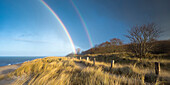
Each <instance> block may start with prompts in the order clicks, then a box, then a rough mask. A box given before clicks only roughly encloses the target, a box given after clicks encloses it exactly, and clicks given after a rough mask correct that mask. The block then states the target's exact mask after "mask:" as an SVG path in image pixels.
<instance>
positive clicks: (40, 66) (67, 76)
mask: <svg viewBox="0 0 170 85" xmlns="http://www.w3.org/2000/svg"><path fill="white" fill-rule="evenodd" d="M8 76H9V77H14V76H17V77H18V79H17V80H16V81H15V83H14V84H15V85H22V84H28V85H120V84H129V85H131V84H138V85H139V84H142V82H137V81H131V80H127V79H125V78H124V77H123V76H121V77H118V76H114V75H111V74H110V73H108V72H104V70H103V69H102V68H100V67H99V68H95V67H87V68H85V69H80V68H79V67H78V66H77V65H76V64H75V63H74V61H73V60H72V59H67V58H58V57H47V58H43V59H36V60H33V61H29V62H25V63H23V64H22V66H21V67H20V68H18V69H17V70H15V71H14V72H12V73H10V74H8Z"/></svg>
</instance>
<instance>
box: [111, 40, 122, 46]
mask: <svg viewBox="0 0 170 85" xmlns="http://www.w3.org/2000/svg"><path fill="white" fill-rule="evenodd" d="M110 43H111V45H122V44H123V43H122V41H121V40H120V39H118V38H113V39H111V40H110Z"/></svg>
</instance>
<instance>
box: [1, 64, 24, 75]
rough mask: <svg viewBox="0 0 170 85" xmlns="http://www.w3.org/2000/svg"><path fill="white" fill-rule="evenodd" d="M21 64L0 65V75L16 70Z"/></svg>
mask: <svg viewBox="0 0 170 85" xmlns="http://www.w3.org/2000/svg"><path fill="white" fill-rule="evenodd" d="M21 64H22V63H21ZM21 64H13V65H6V66H0V75H4V74H8V73H10V72H12V71H14V70H16V69H17V68H19V67H20V66H21Z"/></svg>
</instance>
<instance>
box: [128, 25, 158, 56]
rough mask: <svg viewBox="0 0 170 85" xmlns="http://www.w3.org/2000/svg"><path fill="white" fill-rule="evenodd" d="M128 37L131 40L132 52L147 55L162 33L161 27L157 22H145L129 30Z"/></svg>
mask: <svg viewBox="0 0 170 85" xmlns="http://www.w3.org/2000/svg"><path fill="white" fill-rule="evenodd" d="M128 33H129V35H126V37H127V38H129V39H130V41H131V48H132V52H134V53H135V55H136V56H139V57H143V56H144V57H146V55H147V53H149V52H150V51H152V48H153V46H154V45H153V44H152V42H154V41H155V40H156V39H157V38H158V37H159V35H160V29H159V28H158V27H156V26H155V24H147V25H146V24H144V25H142V26H135V27H132V28H131V29H130V30H128Z"/></svg>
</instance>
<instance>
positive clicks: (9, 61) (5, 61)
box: [0, 56, 45, 66]
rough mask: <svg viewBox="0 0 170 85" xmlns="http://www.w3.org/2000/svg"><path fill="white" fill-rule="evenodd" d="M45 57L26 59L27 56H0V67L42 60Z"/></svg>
mask: <svg viewBox="0 0 170 85" xmlns="http://www.w3.org/2000/svg"><path fill="white" fill-rule="evenodd" d="M44 57H45V56H38V57H27V56H21V57H19V56H17V57H14V56H0V66H7V65H13V64H20V63H23V62H25V61H31V60H34V59H38V58H44Z"/></svg>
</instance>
